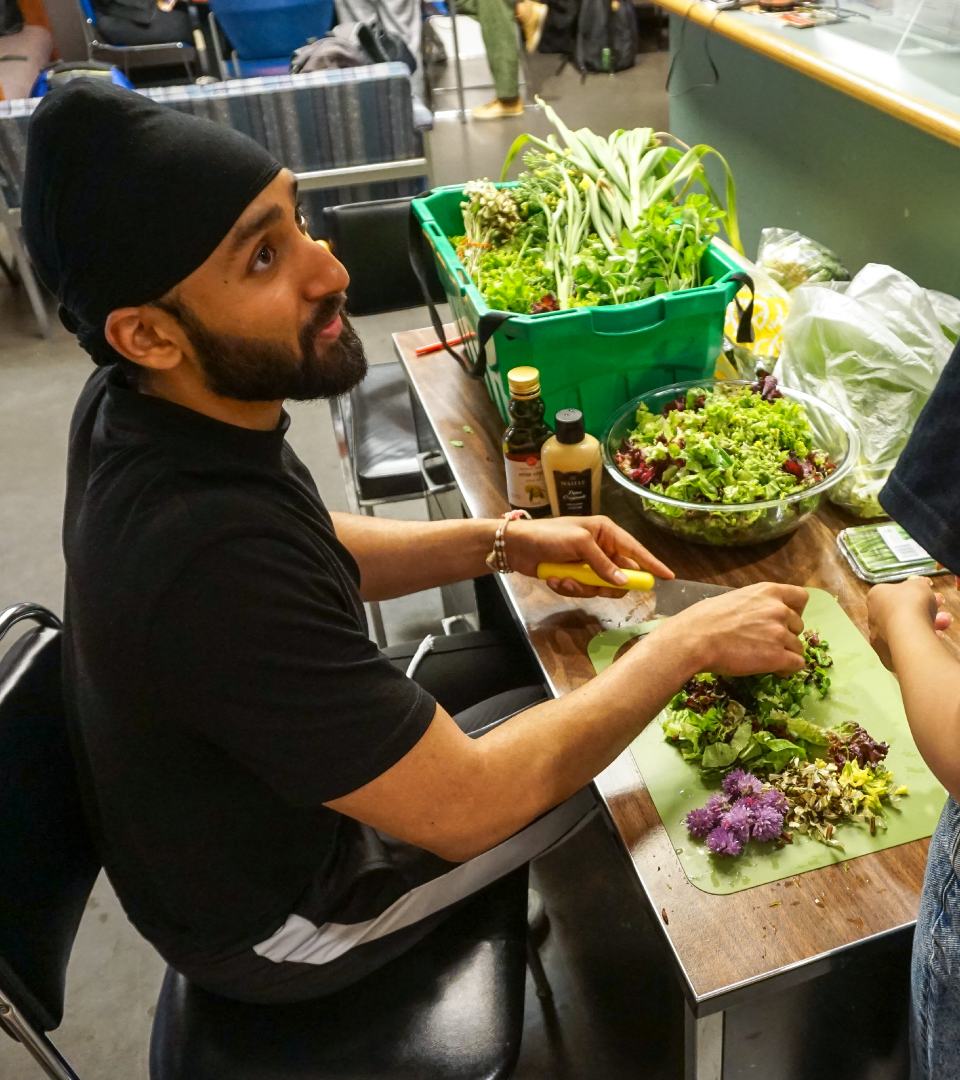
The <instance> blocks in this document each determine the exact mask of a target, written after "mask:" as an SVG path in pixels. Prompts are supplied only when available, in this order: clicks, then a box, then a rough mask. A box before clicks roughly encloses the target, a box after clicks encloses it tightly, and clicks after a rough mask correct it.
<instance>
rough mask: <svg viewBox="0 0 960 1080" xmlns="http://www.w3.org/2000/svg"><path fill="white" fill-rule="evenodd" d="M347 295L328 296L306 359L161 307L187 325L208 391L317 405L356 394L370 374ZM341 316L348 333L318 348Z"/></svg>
mask: <svg viewBox="0 0 960 1080" xmlns="http://www.w3.org/2000/svg"><path fill="white" fill-rule="evenodd" d="M345 299H346V298H345V297H344V295H343V293H333V294H331V295H329V296H325V297H324V298H323V299H322V300H321V301H320V303H319V304H317V307H316V310H315V311H314V313H313V315H312V316H311V317H310V319H309V320H308V322H307V323H306V325H305V326H304V327H303V329H302V330H301V331H300V356H297V354H296V353H295V352H294V350H293V349H291V348H290V346H289V345H286V344H284V343H283V342H279V341H270V340H269V339H267V340H259V339H257V338H245V337H238V336H237V335H235V334H222V333H218V332H216V331H213V330H210V329H209V328H208V327H206V326H204V324H203V323H202V322H201V321H200V319H199V318H198V317H197V316H196V315H195V314H194V312H193V311H191V310H190V308H188V307H186V306H185V305H184V304H182V303H180V302H179V301H170V300H163V301H160V302H159V303H158V304H157V306H158V307H160V308H162V309H163V310H164V311H166V312H167V313H168V314H170V315H172V316H173V317H174V318H175V319H176V320H177V322H179V323H180V325H181V326H182V327H183V330H184V333H185V334H186V335H187V338H188V340H189V341H190V344H191V345H192V346H193V349H194V352H195V354H196V359H197V363H198V364H199V366H200V370H201V371H202V372H203V377H204V381H205V382H206V385H207V389H208V390H210V391H211V392H212V393H214V394H216V395H217V396H218V397H225V398H233V399H234V400H235V401H282V400H285V399H290V400H291V401H315V400H316V399H317V398H332V397H338V396H339V395H340V394H345V393H347V392H348V391H349V390H352V389H353V388H354V387H355V386H356V385H357V383H358V382H360V380H361V379H362V378H363V377H364V375H366V373H367V358H366V356H365V354H364V351H363V343H362V342H361V341H360V338H359V337H358V336H357V332H356V331H355V330H354V329H353V327H352V326H351V325H350V321H349V319H348V318H347V316H346V314H345V313H344V311H343V304H344V300H345ZM337 315H339V316H340V318H341V319H342V320H343V329H342V330H341V331H340V336H339V337H338V338H337V340H336V341H333V342H331V343H330V344H329V345H327V347H326V348H325V349H324V350H323V352H318V350H317V332H318V331H319V330H321V329H323V327H325V326H327V325H329V323H331V322H332V321H333V320H334V319H335V318H336V317H337Z"/></svg>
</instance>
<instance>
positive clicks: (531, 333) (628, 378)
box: [413, 184, 741, 436]
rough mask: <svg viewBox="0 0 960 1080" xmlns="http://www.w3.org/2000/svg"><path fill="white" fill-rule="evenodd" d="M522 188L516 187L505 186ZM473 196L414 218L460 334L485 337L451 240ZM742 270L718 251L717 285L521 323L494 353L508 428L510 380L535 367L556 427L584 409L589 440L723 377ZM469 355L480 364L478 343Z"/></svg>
mask: <svg viewBox="0 0 960 1080" xmlns="http://www.w3.org/2000/svg"><path fill="white" fill-rule="evenodd" d="M502 186H505V187H513V186H514V185H513V184H506V185H502ZM462 201H463V187H462V186H457V187H442V188H434V189H433V191H431V193H430V194H429V195H428V196H426V197H424V198H419V199H414V200H413V210H414V213H415V214H416V215H417V217H418V219H419V221H420V224H421V226H422V228H423V232H424V235H425V236H426V239H427V242H428V243H429V244H430V247H431V248H432V250H433V254H434V257H435V259H436V264H437V272H438V273H439V275H440V281H441V282H442V284H443V288H444V290H445V292H446V294H447V299H448V300H449V302H450V307H451V309H452V311H453V317H454V319H455V321H456V323H457V326H458V333H461V334H464V333H471V332H473V333H476V329H477V323H478V322H479V319H480V316H481V315H483V314H485V313H486V312H487V311H489V310H490V308H488V307H487V304H486V302H485V301H484V299H483V297H482V296H481V295H480V293H479V292H478V291H477V288H476V286H475V285H474V284H473V283H472V282H471V280H470V278H469V276H468V275H467V272H466V270H465V269H464V266H463V264H462V263H461V262H460V259H459V258H458V257H457V253H456V251H455V250H454V247H453V245H452V244H451V243H450V241H449V239H448V237H450V236H459V235H461V234H462V233H463V213H462V211H461V209H460V203H461V202H462ZM740 269H741V267H739V266H738V265H736V264H735V263H734V262H733V261H732V260H731V259H730V258H728V257H727V256H725V255H724V254H722V253H721V251H720V250H719V249H718V248H716V247H715V246H714V245H711V247H710V249H709V250H708V251H707V253H706V255H705V256H704V258H703V264H702V272H703V276H704V277H712V278H713V279H714V284H712V285H707V286H705V287H703V288H699V289H686V290H684V291H683V292H673V293H663V294H661V295H660V296H650V297H647V299H645V300H635V301H634V302H633V303H630V304H618V305H611V306H609V307H583V308H572V309H570V310H567V311H548V312H543V313H541V314H539V315H512V316H511V317H510V321H509V322H507V323H504V325H503V326H502V327H500V328H499V329H498V330H497V331H496V333H495V334H494V335H493V337H492V338H491V339H490V341H489V342H488V343H487V370H486V373H485V375H484V381H485V382H486V384H487V389H488V390H489V391H490V396H491V398H493V400H494V402H495V403H496V406H497V408H498V409H499V410H500V415H501V416H502V417H503V419H504V422H506V421H507V419H508V416H507V402H508V401H509V399H510V393H509V388H508V385H507V373H508V372H509V371H510V370H511V369H512V368H515V367H520V366H521V365H523V364H530V365H532V366H533V367H535V368H537V369H538V370H539V372H540V390H541V394H542V396H543V401H544V405H545V406H546V417H547V420H548V421H549V422H550V424H551V426H552V425H553V417H554V415H555V414H556V413H557V411H558V410H560V409H580V410H581V411H582V412H583V418H584V423H585V425H586V428H587V430H588V431H589V432H590V433H591V434H592V435H595V436H599V435H600V434H601V433H602V431H603V428H604V426H605V424H606V422H607V420H608V419H609V418H610V416H611V415H612V414H613V413H614V412H615V411H616V410H617V409H619V408H620V406H621V405H623V404H624V403H625V402H627V401H629V400H630V399H631V398H634V397H637V396H638V395H639V394H643V393H646V391H648V390H656V389H657V388H658V387H660V386H666V385H668V384H670V383H674V382H684V381H686V380H688V379H705V378H710V377H712V376H713V371H714V364H715V362H716V358H717V356H718V355H719V354H720V347H721V343H722V338H723V320H724V313H725V311H726V309H727V305H728V304H729V303H730V301H731V300H732V299H733V297H734V296H735V295H736V293H737V291H738V289H739V288H740V287H741V286H740V283H739V282H737V281H733V280H731V279H730V275H731V274H733V273H736V272H738V271H739V270H740ZM465 348H466V351H467V355H468V357H469V359H470V361H471V363H472V362H474V361H475V360H476V358H477V352H478V344H477V339H476V337H473V338H470V339H469V340H468V341H467V342H466V344H465Z"/></svg>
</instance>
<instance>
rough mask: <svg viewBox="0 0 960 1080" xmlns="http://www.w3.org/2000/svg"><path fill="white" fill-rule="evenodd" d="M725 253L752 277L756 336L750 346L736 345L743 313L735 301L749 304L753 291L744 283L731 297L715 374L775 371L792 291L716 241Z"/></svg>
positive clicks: (738, 376) (731, 375) (746, 375)
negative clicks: (732, 298)
mask: <svg viewBox="0 0 960 1080" xmlns="http://www.w3.org/2000/svg"><path fill="white" fill-rule="evenodd" d="M713 243H714V245H715V246H719V247H722V248H723V251H724V254H725V255H727V256H728V257H730V258H732V259H733V260H734V261H735V262H737V263H739V264H740V266H741V267H742V269H743V270H744V271H745V272H746V273H748V274H749V275H750V277H751V278H752V280H753V288H754V296H753V322H752V326H753V335H754V339H753V341H752V342H751V343H750V344H749V345H745V344H744V345H738V344H737V330H738V328H739V325H740V312H739V310H738V309H737V304H736V301H739V302H740V304H741V305H746V304H747V302H748V301H749V300H750V290H749V289H748V288H747V287H746V286H744V287H743V288H742V289H741V290H740V292H739V293H737V296H736V298H735V300H731V301H730V304H729V305H728V307H727V313H726V317H725V320H724V326H723V352H722V353H721V354H720V356H719V357H718V358H717V370H716V376H717V378H719V379H754V378H755V377H756V373H757V370H758V369H760V368H762V369H763V370H765V371H773V367H774V364H776V362H777V357H778V356H779V355H780V348H781V341H782V330H783V324H784V322H786V318H787V313H788V312H789V310H790V294H789V293H788V292H787V291H786V290H785V289H782V288H781V287H780V286H779V285H778V284H777V283H776V282H775V281H773V280H772V279H771V278H770V277H769V275H768V274H767V273H766V272H765V271H764V270H761V269H760V268H759V267H758V266H757V265H756V264H755V263H752V262H750V260H749V259H747V258H745V257H744V256H743V255H740V254H739V253H738V252H736V251H734V250H733V248H731V247H729V246H727V245H726V244H724V243H723V241H722V240H716V239H715V240H714V241H713Z"/></svg>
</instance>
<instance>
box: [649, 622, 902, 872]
mask: <svg viewBox="0 0 960 1080" xmlns="http://www.w3.org/2000/svg"><path fill="white" fill-rule="evenodd" d="M803 644H804V658H805V660H806V664H805V665H804V667H803V669H802V670H801V671H799V672H798V673H797V674H795V675H791V676H790V677H789V678H781V677H779V676H776V675H758V676H751V677H749V678H737V679H725V678H723V677H721V676H718V675H709V674H705V675H697V676H695V677H694V678H693V679H691V680H690V681H689V682H688V683H687V684H686V685H685V686H684V687H683V689H682V690H681V691H680V692H679V693H678V694H676V695H675V696H674V697H673V699H672V700H671V701H670V704H669V705H668V706H667V710H666V715H665V719H664V721H663V725H662V726H663V732H664V735H665V736H666V738H667V739H668V740H669V741H670V742H673V743H674V744H676V746H677V747H678V748H679V749H680V751H681V753H682V754H683V756H684V758H685V759H686V760H688V761H692V762H696V763H698V764H699V765H700V768H701V770H702V771H703V772H704V773H707V774H712V775H722V776H723V780H722V791H721V792H718V793H717V794H715V795H712V796H711V797H710V798H709V799H708V800H707V803H706V805H705V806H703V807H699V808H698V809H696V810H692V811H690V813H689V814H687V816H686V819H685V820H686V824H687V828H688V830H689V831H690V833H691V835H692V836H695V837H698V838H701V839H704V840H705V841H706V844H707V847H708V848H709V850H710V851H711V852H713V853H714V854H715V855H739V854H740V853H741V851H742V850H743V846H744V845H745V844H746V843H747V842H749V841H750V840H751V839H752V840H758V841H761V842H769V841H772V840H776V841H778V843H780V844H781V845H782V844H785V843H790V842H791V841H792V833H791V831H790V830H791V829H792V830H794V831H796V832H799V833H801V834H808V835H810V836H811V837H813V838H814V839H816V840H819V841H821V842H822V843H824V844H829V845H831V846H835V847H842V844H840V842H839V841H838V840H837V839H836V838H835V836H834V832H835V830H836V827H837V825H840V824H845V823H850V822H859V823H863V824H866V825H867V826H869V828H870V831H871V833H873V832H875V831H876V829H877V827H878V826H879V827H881V828H884V827H885V821H884V804H891V805H896V803H897V800H898V798H899V796H900V795H904V794H906V792H907V789H906V788H905V787H902V786H898V785H896V783H895V781H894V776H893V773H892V772H890V770H889V769H888V768H887V767H886V765H885V764H884V759H885V758H886V756H887V753H888V750H889V747H888V746H887V744H886V743H879V742H877V741H876V740H875V739H873V738H872V737H871V736H870V735H869V733H868V732H867V731H866V730H865V729H864V728H863V727H861V726H860V725H859V724H854V723H850V722H846V721H845V722H842V723H840V724H837V725H834V726H833V727H829V728H825V727H821V726H820V725H819V724H815V723H814V722H813V721H811V720H808V719H806V718H805V717H803V716H802V715H801V712H802V706H803V702H804V699H805V698H806V697H807V695H808V694H815V695H817V696H818V697H820V698H823V697H826V696H827V694H828V693H829V690H830V677H829V675H828V674H827V672H828V670H829V669H830V668H831V667H832V666H833V660H832V659H831V657H830V654H829V645H828V643H827V642H825V641H823V640H821V638H820V636H819V635H818V634H817V633H816V632H815V631H807V632H806V633H804V635H803ZM744 766H747V767H749V769H750V770H751V771H750V772H745V771H744ZM723 774H725V775H723ZM755 774H760V776H762V777H764V778H765V779H760V778H759V777H758V776H757V775H755Z"/></svg>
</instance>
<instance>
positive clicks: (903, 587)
mask: <svg viewBox="0 0 960 1080" xmlns="http://www.w3.org/2000/svg"><path fill="white" fill-rule="evenodd" d="M942 607H943V596H942V595H941V594H940V593H938V592H934V591H933V582H932V581H931V580H930V578H927V577H912V578H907V580H906V581H901V582H898V583H897V584H895V585H894V584H887V585H874V587H873V588H872V589H871V590H870V592H868V593H867V619H868V623H869V631H870V644H871V645H872V646H873V647H874V649H875V650H876V653H877V656H879V657H880V659H881V660H882V661H883V665H884V667H886V668H888V669H889V670H890V671H893V670H894V665H893V658H892V657H891V655H890V631H891V629H892V628H893V627H894V626H897V625H898V624H899V625H903V624H904V623H907V624H909V623H911V622H917V621H919V625H923V624H925V623H926V624H927V625H929V626H930V627H931V628H932V629H933V630H934V631H936V633H937V634H938V635H939V636H942V635H943V631H944V630H946V629H947V627H948V626H949V625H950V624H951V623H952V622H953V616H952V615H951V614H950V613H949V612H947V611H941V610H940V609H941V608H942Z"/></svg>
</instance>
